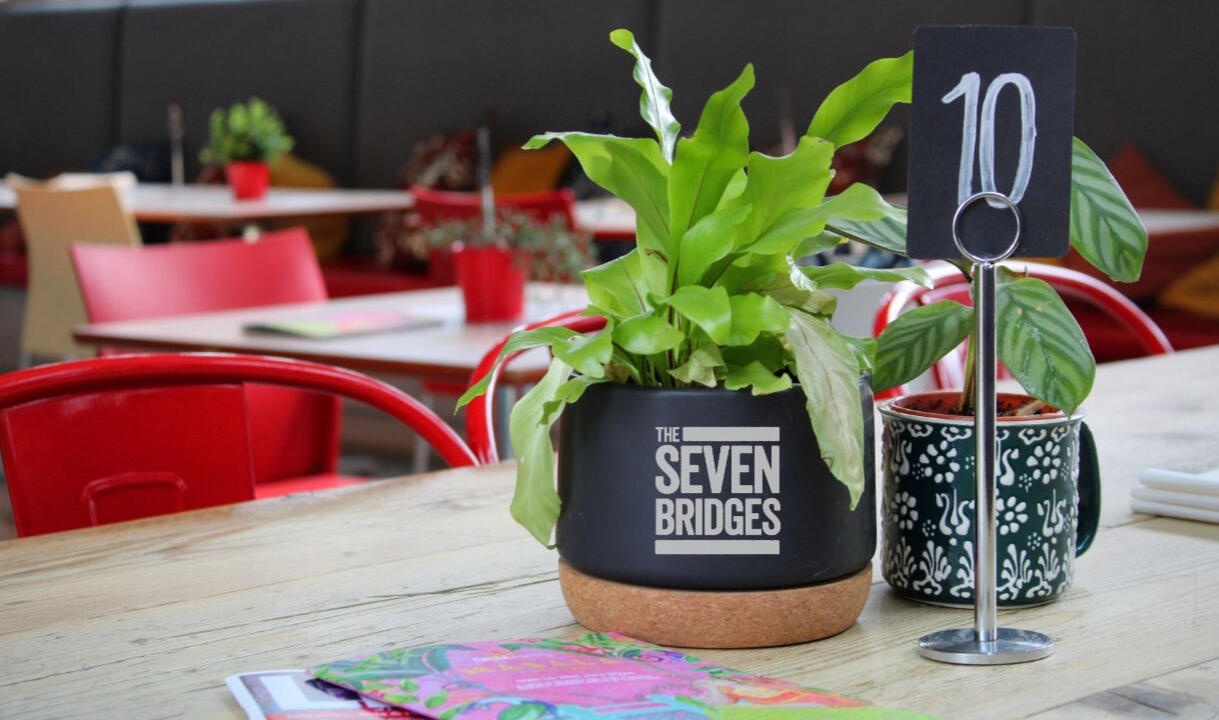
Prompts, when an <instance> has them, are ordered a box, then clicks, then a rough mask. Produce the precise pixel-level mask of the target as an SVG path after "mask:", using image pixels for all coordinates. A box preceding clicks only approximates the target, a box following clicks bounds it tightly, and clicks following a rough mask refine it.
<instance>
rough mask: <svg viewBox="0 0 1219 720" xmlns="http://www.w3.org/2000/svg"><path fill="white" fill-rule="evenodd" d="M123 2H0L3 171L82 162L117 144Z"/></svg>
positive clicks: (38, 171) (38, 170)
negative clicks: (116, 69) (116, 89)
mask: <svg viewBox="0 0 1219 720" xmlns="http://www.w3.org/2000/svg"><path fill="white" fill-rule="evenodd" d="M120 13H121V9H120V7H119V5H118V3H109V2H90V3H79V2H59V3H54V4H34V5H12V6H9V7H6V8H4V9H3V10H0V77H2V80H0V87H3V92H2V93H0V95H2V96H3V98H4V109H3V110H2V111H0V173H5V172H19V173H22V174H25V175H31V176H35V177H40V176H44V175H48V174H53V173H56V172H59V171H62V170H79V169H81V168H83V167H84V164H85V161H86V160H88V158H89V156H91V155H93V154H94V153H96V152H98V151H100V150H103V149H104V148H106V147H107V146H108V145H110V143H111V140H112V136H113V130H114V128H113V125H114V99H113V98H114V81H115V78H114V67H115V54H116V52H117V49H118V27H119V16H120Z"/></svg>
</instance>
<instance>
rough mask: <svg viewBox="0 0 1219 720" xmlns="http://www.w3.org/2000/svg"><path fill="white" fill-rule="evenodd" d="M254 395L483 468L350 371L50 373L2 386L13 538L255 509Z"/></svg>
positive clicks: (244, 358)
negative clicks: (312, 404) (332, 415)
mask: <svg viewBox="0 0 1219 720" xmlns="http://www.w3.org/2000/svg"><path fill="white" fill-rule="evenodd" d="M249 383H258V384H259V386H260V387H265V386H276V387H285V388H293V389H296V390H308V391H311V392H318V393H327V394H330V395H337V396H342V397H347V398H350V399H352V400H356V401H359V402H363V403H365V404H367V405H370V406H372V407H374V408H376V409H378V410H381V411H383V412H385V413H386V414H388V415H391V416H392V417H394V418H395V419H397V420H399V421H401V422H402V423H403V424H405V425H407V426H408V427H410V428H411V429H412V430H414V431H415V432H416V433H418V434H419V435H420V436H422V437H424V438H425V439H426V440H427V441H428V442H429V443H431V445H432V446H433V447H435V448H436V450H437V452H439V453H440V455H441V457H443V458H444V460H445V461H446V462H447V463H448V464H449V465H450V466H453V467H458V466H465V465H474V464H477V461H476V460H475V458H474V454H473V452H471V450H470V449H469V447H467V446H466V444H465V443H464V442H462V440H461V437H460V436H458V435H457V433H456V432H454V431H453V430H452V428H450V427H449V426H448V425H447V424H445V422H444V421H443V420H441V419H440V418H439V417H437V416H436V414H435V413H433V412H432V411H431V410H428V409H427V408H426V407H424V406H423V404H422V403H420V402H418V401H417V400H414V399H413V398H411V397H409V396H408V395H405V394H403V393H402V392H401V391H399V390H397V389H396V388H394V387H392V386H390V385H386V384H385V383H382V382H380V381H378V380H374V379H372V378H369V377H367V376H364V375H361V374H359V373H356V372H352V371H350V370H344V369H341V368H336V367H329V366H326V365H318V364H315V363H307V362H300V361H296V360H288V359H284V358H270V357H258V356H252V355H218V354H217V355H126V356H120V357H115V356H111V357H102V358H95V359H90V360H81V361H77V362H68V363H60V364H56V365H44V366H41V367H36V368H31V369H28V370H21V371H18V372H13V373H9V374H7V375H3V376H0V456H2V457H3V460H4V472H5V475H6V478H7V481H8V488H9V495H10V497H11V499H12V505H13V516H14V519H15V520H16V523H17V533H18V534H19V535H23V536H24V535H36V534H40V533H47V532H56V531H60V530H70V529H73V528H78V527H88V526H91V525H101V524H104V523H109V522H118V521H121V520H131V519H135V518H140V517H148V516H151V515H159V514H163V513H168V512H176V511H179V510H192V509H195V508H202V507H208V506H212V505H219V504H224V503H233V502H241V501H243V500H250V499H253V498H254V495H255V492H254V490H255V487H254V478H255V474H254V467H253V462H252V460H251V448H250V426H251V424H252V423H253V422H255V418H254V416H253V414H252V413H247V407H246V393H247V391H248V389H249V388H248V384H249ZM305 441H306V440H303V439H302V440H298V442H305Z"/></svg>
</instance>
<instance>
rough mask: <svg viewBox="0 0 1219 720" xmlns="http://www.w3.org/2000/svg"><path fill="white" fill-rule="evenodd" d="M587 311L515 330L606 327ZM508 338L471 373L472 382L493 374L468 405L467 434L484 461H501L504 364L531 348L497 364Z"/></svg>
mask: <svg viewBox="0 0 1219 720" xmlns="http://www.w3.org/2000/svg"><path fill="white" fill-rule="evenodd" d="M583 312H584V311H583V310H575V311H573V312H569V313H564V314H562V315H556V316H554V317H552V318H549V319H546V320H540V321H538V322H534V323H529V324H526V325H521V326H520V327H518V328H516V330H513V332H514V333H515V332H519V331H521V330H533V329H535V328H540V327H565V328H570V329H572V330H575V331H576V332H592V331H594V330H600V329H601V328H603V327H605V318H603V317H601V316H598V315H584V314H582V313H583ZM507 342H508V338H507V337H505V338H504V339H503V340H501V341H500V342H499V344H498V345H496V346H495V347H494V348H492V349H491V350H490V351H489V352H487V354H486V355H484V356H483V359H482V361H480V362H479V363H478V368H476V369H475V370H474V374H473V375H472V376H471V377H470V384H471V385H473V384H474V383H477V382H478V381H479V380H481V379H482V378H483V377H484V376H485V375H487V374H488V373H490V375H491V381H490V383H489V384H488V385H487V391H486V392H484V393H483V394H482V395H479V396H478V397H476V398H474V399H473V400H471V401H470V404H469V405H467V406H466V438H467V439H468V440H469V443H470V447H471V449H473V451H474V455H475V456H476V457H477V458H478V460H479V462H481V463H496V462H499V446H498V443H497V442H496V440H495V407H494V404H495V403H494V398H495V395H496V389H497V387H498V385H499V376H500V373H502V372H503V370H504V367H505V366H506V365H507V364H508V363H510V362H512V360H513V359H514V358H516V357H517V356H518V355H520V354H521V353H523V352H528V351H527V350H521V351H518V352H515V353H512V354H510V355H509V356H508V357H506V358H504V361H503V362H502V363H500V364H499V365H496V364H495V361H496V360H497V359H499V354H500V352H501V351H503V349H504V345H505V344H507Z"/></svg>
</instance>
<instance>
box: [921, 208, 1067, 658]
mask: <svg viewBox="0 0 1219 720" xmlns="http://www.w3.org/2000/svg"><path fill="white" fill-rule="evenodd" d="M979 200H987V201H997V202H998V203H1000V204H1001V205H1000V207H1002V206H1003V205H1006V206H1007V208H1008V210H1010V211H1011V213H1012V215H1013V216H1014V217H1015V219H1016V233H1015V236H1014V237H1013V239H1012V242H1011V244H1010V245H1009V246H1008V247H1007V249H1005V250H1004V251H1003V252H1002V253H1000V254H998V255H985V254H981V253H977V252H974V251H971V250H970V249H969V248H968V247H967V246H966V245H965V244H964V243H963V242H962V241H961V238H960V236H959V234H958V233H957V223H958V221H959V220H960V218H961V214H962V213H963V212H964V211H965V209H966V208H968V207H969V206H970V205H972V204H973V203H975V202H977V201H979ZM992 204H995V203H992ZM952 237H953V241H954V242H955V243H956V245H957V249H958V250H960V252H961V254H962V255H964V256H965V257H966V258H968V259H969V260H971V261H972V262H973V264H974V265H973V268H974V281H975V285H974V295H975V296H974V323H975V324H974V348H975V350H974V354H975V359H976V363H977V365H976V372H975V374H974V390H975V392H974V442H975V463H974V492H975V496H974V497H975V501H974V626H973V627H972V628H957V629H954V630H941V631H939V632H934V633H931V634H930V635H924V636H923V637H921V638H919V653H920V654H921V655H922V656H923V657H926V658H929V659H931V660H938V661H940V662H946V663H954V664H957V665H1008V664H1011V663H1020V662H1028V661H1030V660H1040V659H1041V658H1044V657H1048V656H1049V655H1050V654H1051V653H1052V652H1054V641H1053V640H1051V639H1050V638H1049V637H1048V636H1046V635H1043V634H1041V633H1038V632H1033V631H1031V630H1018V629H1016V628H1001V627H999V623H998V619H997V602H996V594H997V591H996V577H997V572H996V570H997V568H996V565H997V557H998V553H997V552H996V541H995V537H996V533H995V494H996V492H995V466H996V458H997V457H998V452H999V448H998V444H999V443H998V434H997V430H998V428H997V427H996V414H997V407H996V401H995V376H996V373H997V371H998V360H997V357H996V356H997V353H996V341H995V275H996V270H997V267H998V266H997V263H999V262H1001V261H1002V260H1004V259H1006V258H1008V257H1010V256H1011V255H1012V253H1014V252H1015V251H1016V248H1017V247H1018V246H1019V245H1020V211H1019V210H1018V209H1017V208H1016V205H1015V203H1013V202H1012V201H1011V200H1010V199H1009V198H1008V197H1007V196H1006V195H1003V194H1001V193H995V192H981V193H977V194H975V195H973V196H971V197H969V198H967V199H966V200H965V202H963V203H961V205H960V206H959V207H958V208H957V212H956V215H954V216H953V219H952Z"/></svg>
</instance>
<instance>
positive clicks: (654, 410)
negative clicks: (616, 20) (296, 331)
mask: <svg viewBox="0 0 1219 720" xmlns="http://www.w3.org/2000/svg"><path fill="white" fill-rule="evenodd" d="M610 38H611V41H612V42H613V43H614V44H615V45H617V46H619V47H621V48H623V49H625V50H627V51H628V52H630V53H631V54H632V55H634V56H635V58H636V64H635V71H634V77H635V80H636V82H637V83H638V84H639V85H640V86H641V87H642V88H643V94H642V98H641V101H640V110H641V114H642V116H643V118H644V120H645V121H646V122H647V123H648V125H649V126H651V128H652V130H653V131H654V132H655V134H656V139H655V140H652V139H645V138H621V137H614V136H599V135H590V134H586V133H547V134H545V135H541V136H538V137H535V138H534V139H533V140H531V141H530V142H529V143H528V144H527V145H526V147H540V146H542V145H544V144H545V143H547V142H549V141H551V140H560V141H562V142H564V143H565V144H566V145H567V146H568V147H569V148H570V149H571V151H572V152H573V154H575V155H576V157H577V158H578V159H579V161H580V163H581V165H582V166H583V168H584V170H585V172H586V173H587V174H588V176H589V177H590V178H591V179H592V180H593V181H594V182H596V183H598V184H600V185H602V186H603V187H605V188H606V189H608V190H609V191H610V192H612V193H614V194H615V195H617V196H618V197H620V198H622V199H623V200H625V201H626V202H627V203H629V204H630V205H631V206H632V207H633V208H634V209H635V212H636V216H637V237H638V243H637V247H636V249H635V250H633V251H631V252H630V253H628V254H627V255H625V256H623V257H622V258H619V259H617V260H614V261H611V262H609V263H606V264H604V265H601V266H599V267H596V268H593V269H591V270H588V271H586V272H585V273H584V274H583V277H584V282H585V286H586V287H587V289H588V293H589V297H590V300H591V303H590V306H589V308H588V313H589V314H595V315H601V316H604V317H605V319H606V325H605V328H604V329H603V330H601V331H599V332H595V333H591V334H587V335H577V334H575V333H574V332H571V331H568V330H565V329H562V328H540V329H537V330H532V331H525V332H519V333H517V334H515V335H514V336H513V337H512V338H511V339H510V340H509V341H508V343H507V344H506V346H505V348H504V353H503V355H501V358H502V357H503V356H506V355H507V354H510V353H512V352H514V351H517V350H521V349H524V348H529V347H539V346H547V347H549V348H550V349H551V351H552V353H553V356H554V358H553V360H552V363H551V365H550V368H549V371H548V372H547V373H546V375H545V377H544V378H543V379H542V380H541V381H540V382H539V383H538V384H537V385H536V386H535V387H534V388H533V389H532V390H531V391H530V392H529V393H527V394H526V395H525V396H524V397H523V398H522V399H521V400H520V401H519V402H518V403H517V405H516V406H515V407H514V408H513V411H512V415H511V419H510V435H511V438H512V444H513V448H514V450H515V452H516V455H517V462H518V466H517V485H516V492H515V494H514V497H513V501H512V505H511V511H512V514H513V517H514V518H516V519H517V521H518V522H520V523H521V524H522V525H524V526H525V527H526V528H527V529H528V530H529V531H530V532H531V533H532V534H533V535H534V537H535V538H537V539H538V540H539V541H540V542H542V543H544V544H548V545H549V543H550V537H551V531H552V529H553V528H555V526H556V523H557V533H556V536H555V537H556V541H557V545H558V548H559V553H560V556H561V557H562V559H563V562H562V563H561V565H560V580H561V583H562V585H563V589H564V593H565V597H566V598H567V601H568V605H569V607H570V608H571V610H572V612H573V614H574V615H575V616H576V618H577V620H579V621H581V622H582V623H584V624H586V625H588V626H589V627H592V628H594V629H614V630H618V631H624V632H633V633H636V634H638V635H639V636H641V637H644V638H648V639H653V640H657V641H660V642H665V643H671V644H679V645H680V644H697V645H717V646H741V645H750V644H768V643H769V644H778V643H783V642H796V641H800V640H808V639H814V638H816V637H822V636H825V635H828V634H832V633H835V632H839V631H841V630H843V629H845V628H846V627H848V626H849V625H850V624H851V623H852V622H854V620H855V618H856V617H857V615H858V613H859V612H860V610H862V607H863V603H864V600H865V599H866V597H867V592H868V587H869V583H870V572H869V570H868V568H869V565H870V559H871V556H872V553H873V550H874V537H875V534H874V512H873V499H872V488H871V482H870V478H871V469H872V463H871V461H870V458H871V457H872V454H871V424H872V423H871V418H872V414H871V402H870V401H871V397H870V391H869V389H868V387H867V383H866V382H861V378H866V376H867V374H868V373H869V372H873V373H878V374H880V375H881V376H882V377H884V378H886V382H887V381H888V379H891V378H892V377H894V376H897V375H900V374H901V373H900V372H897V371H895V370H894V369H892V368H890V367H888V366H889V365H892V364H894V363H899V364H900V363H901V362H903V361H902V359H901V358H899V357H895V356H894V355H893V354H892V353H888V352H885V353H878V351H877V343H876V342H875V341H873V340H872V339H869V338H854V337H849V336H846V335H844V334H842V333H839V332H838V331H837V330H835V329H834V327H833V325H832V324H831V322H830V321H831V318H832V315H833V312H834V307H835V301H834V298H833V297H832V296H831V295H830V294H828V293H827V292H826V291H827V290H831V289H850V288H852V287H854V286H855V285H856V284H858V283H859V282H860V281H862V280H864V279H867V278H874V279H877V280H882V281H898V280H905V279H909V280H915V281H918V282H922V283H924V284H926V283H927V282H929V279H928V276H927V274H926V271H925V270H924V269H923V268H921V267H918V266H915V267H910V268H902V269H896V270H874V269H867V268H857V267H852V266H849V265H845V264H832V265H827V266H821V267H804V266H800V265H798V264H797V262H796V261H797V260H798V259H799V258H802V257H804V256H806V255H809V254H812V253H815V252H819V251H822V250H826V249H829V248H832V247H834V246H836V245H837V244H839V243H841V242H845V241H846V240H847V239H853V240H857V241H860V242H864V243H866V244H868V245H871V246H874V247H878V248H881V249H884V250H889V251H893V252H897V253H899V254H904V251H905V211H904V209H902V208H899V207H896V206H893V205H890V204H888V203H886V202H885V201H884V200H883V199H882V198H881V197H880V196H879V195H878V194H877V193H876V191H875V190H873V189H872V188H870V187H868V186H865V185H860V184H855V185H851V186H850V187H848V188H846V189H845V190H844V191H843V192H842V193H840V194H838V195H835V196H832V197H828V198H827V197H825V190H826V187H827V186H828V184H829V181H830V179H831V176H832V170H831V169H830V162H831V160H832V157H833V155H834V152H835V151H836V150H837V149H838V148H840V147H842V146H844V145H847V144H850V143H852V142H855V141H857V140H859V139H861V138H863V137H865V136H866V135H868V134H869V133H870V132H871V131H872V130H873V129H874V128H875V127H876V126H877V125H878V124H879V123H880V121H881V120H882V119H883V118H884V116H885V115H886V114H887V113H888V111H889V109H890V108H891V107H892V105H893V104H895V103H897V102H909V100H910V94H911V71H912V64H913V63H912V60H913V58H912V54H910V53H907V54H906V55H904V56H902V57H898V58H886V59H881V60H877V61H875V62H873V63H871V64H869V65H868V66H867V67H865V68H864V69H863V70H862V71H861V72H860V73H859V74H858V75H857V76H855V77H854V78H852V79H851V80H849V81H847V82H846V83H844V84H843V85H841V86H839V87H838V88H836V89H835V90H834V91H833V92H831V93H830V95H829V96H828V97H827V98H826V100H825V101H824V102H823V103H822V104H821V106H820V108H819V109H818V110H817V112H816V114H815V115H814V117H813V119H812V122H811V123H810V125H809V128H808V131H807V132H806V133H805V135H804V136H802V137H801V138H800V139H799V141H798V143H797V145H796V148H795V150H794V151H793V152H791V153H790V154H788V155H786V156H783V157H770V156H767V155H763V154H760V153H757V152H750V151H749V142H748V123H747V121H746V118H745V116H744V114H743V112H742V111H741V108H740V102H741V99H742V98H743V97H744V96H745V95H746V93H748V92H749V90H750V89H751V88H752V86H753V83H754V76H753V69H752V67H751V66H746V67H745V69H744V71H743V72H742V73H741V75H740V76H739V77H738V78H737V79H736V80H735V81H734V82H733V83H732V84H731V85H729V86H728V87H727V88H725V89H724V90H721V91H719V92H717V93H714V94H713V95H712V96H711V98H710V99H709V100H708V101H707V104H706V106H705V107H704V109H703V112H702V115H701V117H700V119H699V122H698V125H697V128H696V130H695V132H694V133H693V134H692V135H691V136H689V137H681V136H680V131H681V126H680V124H679V123H678V121H677V119H676V118H675V117H674V116H673V114H672V112H671V110H670V99H671V97H672V92H671V91H670V90H669V89H668V88H667V87H665V86H664V85H663V84H661V82H660V81H659V79H658V78H657V77H656V75H655V73H654V72H653V70H652V68H651V63H650V62H649V60H648V58H647V57H646V56H645V55H644V53H643V52H642V50H641V49H640V48H639V47H638V45H637V44H636V43H635V41H634V38H633V36H632V35H631V33H629V32H628V31H625V30H616V31H614V32H613V33H611V35H610ZM1082 192H1084V193H1085V194H1086V193H1089V192H1091V189H1090V188H1087V187H1084V188H1083V190H1082ZM958 341H959V339H958ZM486 386H487V379H486V378H483V379H482V380H481V381H480V382H478V383H476V384H475V385H474V386H472V387H471V388H470V390H469V391H468V392H467V393H466V395H465V396H463V398H462V400H461V403H464V402H466V401H468V400H469V399H470V398H472V397H474V396H476V395H477V394H480V393H481V392H483V391H484V390H485V388H486ZM560 415H562V416H563V418H564V422H563V424H562V426H561V432H560V442H559V460H558V489H557V491H556V488H555V484H554V483H555V471H556V466H555V459H554V456H553V453H552V446H551V441H550V435H549V429H550V427H551V425H552V424H553V423H554V422H555V420H556V419H557V418H558V417H559V416H560ZM861 505H862V507H860V506H861ZM687 541H688V542H687ZM741 541H744V542H741ZM738 552H740V553H745V554H736V553H738ZM751 553H757V554H751ZM590 579H591V581H592V582H593V583H594V586H595V587H596V590H597V592H594V593H588V592H584V590H585V589H586V588H587V587H589V585H588V582H589V581H590ZM627 586H648V587H651V588H660V589H661V590H658V591H657V592H659V593H661V594H660V595H651V596H647V602H646V603H639V604H638V605H637V606H632V607H625V608H615V607H614V606H613V605H614V603H613V601H612V600H611V601H598V600H597V597H598V595H599V594H600V595H602V596H604V595H605V594H606V593H609V594H613V593H615V592H616V590H615V588H616V587H627ZM707 591H710V592H707ZM715 591H753V592H750V593H748V596H749V597H750V598H751V603H753V604H752V605H751V606H750V607H751V608H752V609H751V611H750V612H749V613H747V614H746V615H745V616H740V617H720V616H717V615H716V612H715V608H716V607H717V605H716V603H717V598H725V599H730V598H732V597H733V596H740V595H741V593H739V592H722V593H721V592H715ZM758 593H761V594H758ZM622 597H628V596H619V597H618V599H619V600H621V599H622ZM629 597H633V598H635V599H638V598H639V596H638V595H635V596H629Z"/></svg>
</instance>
